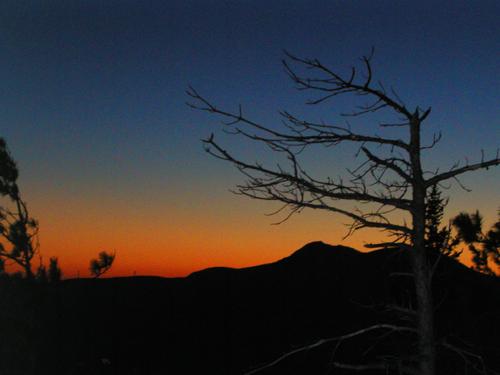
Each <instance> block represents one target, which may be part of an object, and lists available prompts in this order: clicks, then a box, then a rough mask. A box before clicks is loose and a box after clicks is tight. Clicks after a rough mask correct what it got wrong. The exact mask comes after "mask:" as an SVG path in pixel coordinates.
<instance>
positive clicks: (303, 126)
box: [187, 53, 500, 375]
mask: <svg viewBox="0 0 500 375" xmlns="http://www.w3.org/2000/svg"><path fill="white" fill-rule="evenodd" d="M371 58H372V54H370V56H364V57H363V58H362V59H361V61H362V65H363V68H361V69H357V68H355V67H353V68H352V69H351V72H350V74H348V75H345V76H344V75H342V74H339V73H337V72H336V71H334V70H332V69H330V68H329V67H327V66H326V65H324V64H322V63H321V62H320V61H319V60H317V59H305V58H299V57H296V56H294V55H291V54H289V53H286V59H285V60H284V61H283V65H284V68H285V71H286V72H287V74H288V76H289V77H290V78H291V80H292V81H293V82H294V83H295V85H296V87H297V88H298V89H299V90H304V91H309V92H312V93H314V94H315V95H316V97H315V98H313V99H311V100H309V101H308V102H307V104H311V105H317V104H320V103H323V102H326V101H328V100H331V99H334V98H335V97H337V96H340V95H348V94H352V95H355V96H358V97H360V98H362V99H367V100H368V104H363V105H360V106H358V107H356V108H355V110H354V111H353V112H349V113H345V114H344V116H350V117H359V116H364V115H370V114H374V113H391V114H393V115H396V118H397V120H396V121H395V122H392V121H391V122H379V121H378V124H377V128H398V133H399V130H403V131H405V135H404V136H402V137H400V138H391V137H382V136H379V135H376V134H375V133H367V134H365V133H359V132H355V131H353V130H352V128H351V127H350V125H349V124H346V125H344V124H325V123H322V122H311V121H309V120H304V119H302V118H299V117H297V116H295V115H293V114H291V113H289V112H287V111H283V112H281V113H280V114H281V117H282V123H283V124H284V126H281V127H270V126H266V125H263V124H260V123H258V122H256V121H253V120H251V119H250V118H248V117H247V116H246V115H245V114H244V113H243V109H242V107H241V105H240V106H239V109H238V110H237V111H229V110H226V109H223V108H219V107H217V106H216V105H214V104H212V103H211V102H210V101H209V100H208V99H206V98H205V97H204V96H202V95H201V94H199V93H198V92H197V91H196V90H195V89H194V88H189V90H188V91H187V94H188V95H189V96H190V97H191V102H190V103H188V105H190V106H191V107H193V108H195V109H199V110H202V111H206V112H209V113H212V114H215V115H219V116H221V117H222V118H223V119H225V120H224V122H223V123H224V126H225V130H226V131H227V132H228V133H231V134H234V135H237V136H240V137H243V138H246V139H248V140H250V141H254V142H258V143H261V144H264V145H265V146H267V147H268V148H269V149H270V150H271V151H272V152H274V153H277V154H279V155H284V156H285V157H286V160H287V165H286V166H283V165H282V164H278V165H277V166H275V167H267V166H265V165H264V164H261V163H252V162H248V161H245V160H242V159H240V158H238V157H236V156H234V155H233V154H232V153H231V152H229V151H227V150H226V149H224V148H223V147H222V146H221V145H220V144H219V143H217V142H216V140H215V138H214V135H213V134H212V135H211V136H210V137H209V138H208V139H206V140H204V145H205V150H206V151H207V152H208V153H209V154H210V155H212V156H214V157H216V158H218V159H222V160H224V161H227V162H230V163H231V164H233V165H234V166H235V167H236V168H238V170H239V171H240V172H241V173H243V174H244V176H246V181H245V182H244V183H243V184H240V185H237V188H236V193H238V194H242V195H244V196H247V197H250V198H253V199H260V200H265V201H278V202H281V203H282V204H283V206H282V208H281V210H279V212H284V211H286V210H287V209H288V210H289V211H288V214H287V215H286V216H285V218H284V219H283V220H287V219H288V218H289V217H290V216H292V215H293V214H295V213H298V212H300V211H302V210H303V209H305V208H311V209H320V210H325V211H329V212H332V213H339V214H342V215H344V216H347V217H348V218H350V219H351V220H352V222H351V225H350V230H349V233H348V234H351V233H353V232H354V231H357V230H359V229H362V228H377V229H380V230H382V231H384V232H386V233H387V234H388V238H389V239H388V241H386V242H383V243H376V244H369V245H367V247H369V248H382V247H398V248H400V249H403V250H405V251H408V252H409V253H410V254H411V259H412V277H413V279H414V284H415V291H416V303H417V307H416V310H414V311H411V312H412V313H414V314H415V316H416V319H415V320H416V324H415V327H414V328H415V330H416V332H417V336H418V353H417V358H418V360H417V362H418V366H416V367H417V368H416V369H414V371H413V373H417V374H420V375H434V374H435V373H436V342H435V335H434V326H433V325H434V312H433V310H434V304H433V298H432V290H431V283H432V274H433V269H434V267H433V265H432V264H431V261H430V259H428V257H427V254H426V252H425V244H424V238H425V211H426V203H425V198H426V194H427V190H428V189H429V188H431V187H432V186H434V185H436V184H440V183H443V182H444V181H447V180H450V179H454V180H456V181H458V182H459V183H460V181H459V180H458V178H459V177H460V176H461V175H462V174H464V173H466V172H471V171H474V170H478V169H485V168H486V169H487V168H488V167H492V166H497V165H499V164H500V159H499V152H498V150H497V152H496V155H495V157H493V158H491V159H488V160H486V159H485V158H484V154H483V153H482V157H481V159H480V160H479V161H478V162H476V163H468V162H466V163H465V165H462V166H460V165H459V164H458V163H457V164H456V165H455V166H453V167H452V168H451V169H450V170H448V171H446V172H441V173H438V171H434V172H432V171H426V170H424V167H423V166H422V154H423V153H424V152H425V151H427V150H429V149H431V148H433V147H435V146H436V144H437V143H438V142H439V141H440V139H441V135H440V134H437V135H434V137H433V141H432V142H431V143H430V145H423V144H422V141H421V133H422V124H423V123H424V121H425V120H426V119H427V118H428V116H429V114H430V113H431V108H427V109H425V110H423V109H421V108H420V107H416V108H415V109H414V110H411V109H409V108H408V107H407V106H406V105H405V103H404V102H403V101H402V100H401V99H400V98H399V96H398V95H397V93H396V92H395V91H394V90H393V89H390V90H387V89H386V88H385V87H384V85H383V84H382V83H380V82H375V80H374V77H373V73H372V65H371ZM302 68H304V71H306V72H307V74H304V75H303V74H301V73H300V72H301V71H302V70H301V69H302ZM363 73H364V74H363ZM340 144H353V145H355V146H357V147H358V152H357V156H358V157H359V159H361V158H362V160H360V161H359V164H358V165H357V166H356V168H354V169H348V177H347V178H346V179H343V178H333V177H326V178H317V177H314V176H312V174H311V173H308V172H307V171H306V170H305V168H304V167H303V166H302V164H301V163H300V161H299V157H300V155H299V154H300V153H301V152H302V151H303V150H304V149H307V148H311V147H313V146H323V147H333V146H337V145H340ZM427 176H430V177H427ZM341 201H348V202H351V203H353V206H354V204H356V203H359V204H361V205H362V206H361V208H359V207H353V208H352V209H345V208H343V207H344V206H340V205H339V202H341ZM393 212H400V213H403V214H404V215H406V216H408V217H410V218H411V222H408V223H407V222H406V221H404V220H403V219H399V220H395V219H394V215H393V214H392V213H393ZM404 215H403V217H404ZM373 366H374V367H373V369H375V368H379V369H380V368H382V367H377V366H379V365H373ZM338 367H342V368H351V369H356V366H354V365H352V366H351V367H349V365H347V367H346V365H345V364H338ZM361 367H362V366H361ZM361 367H358V369H361ZM406 372H411V371H409V370H408V371H406Z"/></svg>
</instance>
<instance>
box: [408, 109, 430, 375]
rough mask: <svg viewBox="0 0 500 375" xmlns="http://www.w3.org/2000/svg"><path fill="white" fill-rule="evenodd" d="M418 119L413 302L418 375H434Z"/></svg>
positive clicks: (414, 132)
mask: <svg viewBox="0 0 500 375" xmlns="http://www.w3.org/2000/svg"><path fill="white" fill-rule="evenodd" d="M420 125H421V122H420V119H419V115H418V111H417V112H416V113H415V114H414V118H413V121H411V127H410V139H411V140H410V148H411V151H410V159H411V164H412V170H413V184H412V186H413V197H412V198H413V199H412V219H413V233H412V245H413V246H412V254H411V255H412V257H411V258H412V268H413V277H414V280H415V294H416V302H417V312H418V314H417V330H418V357H419V365H420V374H421V375H435V371H436V368H435V366H436V351H435V342H434V307H433V301H432V271H431V267H430V265H429V263H428V259H427V254H426V251H425V244H424V241H425V196H426V185H425V180H424V178H423V173H422V165H421V160H420V154H421V147H420Z"/></svg>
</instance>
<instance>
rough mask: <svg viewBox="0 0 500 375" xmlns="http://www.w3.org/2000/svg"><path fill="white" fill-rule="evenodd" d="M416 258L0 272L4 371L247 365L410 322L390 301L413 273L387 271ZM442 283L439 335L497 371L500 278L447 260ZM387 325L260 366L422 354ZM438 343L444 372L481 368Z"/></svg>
mask: <svg viewBox="0 0 500 375" xmlns="http://www.w3.org/2000/svg"><path fill="white" fill-rule="evenodd" d="M407 268H408V266H407V260H406V255H405V254H404V253H399V252H396V251H389V250H381V251H376V252H372V253H360V252H357V251H356V250H354V249H350V248H346V247H340V246H329V245H325V244H323V243H321V242H315V243H311V244H308V245H306V246H305V247H303V248H302V249H300V250H298V251H297V252H295V253H294V254H292V255H291V256H290V257H288V258H285V259H282V260H280V261H278V262H276V263H272V264H267V265H262V266H256V267H251V268H245V269H228V268H212V269H207V270H204V271H200V272H195V273H193V274H191V275H190V276H188V277H186V278H175V279H168V278H160V277H129V278H111V279H98V280H90V279H73V280H66V281H63V282H61V283H59V284H57V285H39V284H37V285H33V284H28V283H26V282H24V281H23V280H16V279H3V280H0V374H54V375H57V374H61V375H73V374H75V375H76V374H78V375H80V374H81V375H83V374H92V375H94V374H116V375H128V374H140V375H148V374H221V375H222V374H243V373H244V372H245V371H248V370H250V369H252V368H254V367H256V366H259V365H262V364H264V363H267V362H269V361H271V360H273V359H275V358H276V357H278V356H280V355H281V354H283V353H285V352H287V351H290V350H292V349H294V348H297V347H300V346H303V345H306V344H310V343H313V342H315V341H316V340H319V339H321V338H325V337H330V336H337V335H341V334H345V333H348V332H350V331H353V330H356V329H360V328H363V327H365V326H369V325H371V324H377V323H384V322H386V323H393V324H406V325H408V324H411V323H408V321H406V322H405V321H404V320H402V318H404V317H403V316H402V315H400V314H398V313H395V312H394V311H388V309H387V306H388V305H389V304H392V303H396V302H397V303H406V304H408V303H410V302H411V300H412V283H411V279H410V278H408V277H407V276H397V275H392V276H390V274H391V273H393V272H395V271H405V270H407ZM434 292H435V302H436V306H437V310H436V314H437V318H436V320H437V324H436V326H437V330H438V339H439V340H440V342H442V343H444V342H445V341H444V340H446V342H449V343H453V344H456V345H458V344H459V345H460V346H462V347H464V348H466V349H467V350H469V351H473V352H475V353H477V354H479V355H481V356H482V358H483V360H484V364H485V365H487V366H489V367H491V368H492V369H495V370H496V371H497V372H500V341H499V339H498V338H499V337H500V278H493V277H488V276H484V275H481V274H478V273H476V272H474V271H472V270H470V269H468V268H466V267H465V266H463V265H461V264H459V263H457V262H455V261H453V260H451V259H448V258H447V259H443V260H442V261H441V262H440V267H439V269H438V271H437V273H436V277H435V291H434ZM381 333H382V332H374V333H373V334H371V335H366V336H363V337H362V338H360V339H358V340H356V341H352V342H351V341H344V342H342V343H341V345H338V346H336V343H331V344H327V345H324V346H321V347H319V348H318V349H313V350H309V351H305V352H302V353H300V354H297V355H295V356H292V357H290V358H289V359H288V360H286V361H283V363H281V364H279V365H277V366H274V367H272V368H271V369H270V370H267V371H265V372H262V373H263V374H281V373H286V374H322V375H323V374H328V373H332V374H344V373H347V372H342V371H340V370H337V369H332V368H331V366H330V363H331V361H332V360H336V361H343V362H348V363H366V362H369V361H370V360H372V359H375V358H376V357H380V356H386V358H388V357H387V355H391V356H392V355H397V356H398V357H401V356H404V355H411V354H412V353H413V352H414V340H413V338H412V337H411V336H407V335H402V334H392V335H389V336H386V337H384V338H383V339H380V335H381ZM373 344H376V345H373ZM440 348H441V349H440V351H439V358H440V362H439V366H440V373H442V374H465V373H466V372H465V371H466V370H467V371H468V374H471V375H472V374H479V373H480V372H477V371H474V369H473V367H474V366H476V365H477V366H482V364H481V363H480V362H479V361H478V360H477V358H472V357H471V358H469V359H470V360H471V365H470V366H466V365H465V361H464V359H463V358H461V357H460V356H459V355H457V354H456V353H453V352H451V351H449V350H445V349H444V347H441V346H440ZM365 373H374V374H376V373H377V372H365ZM380 373H381V374H384V373H385V372H384V371H382V372H380ZM394 373H396V372H394Z"/></svg>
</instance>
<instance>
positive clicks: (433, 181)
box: [425, 155, 500, 187]
mask: <svg viewBox="0 0 500 375" xmlns="http://www.w3.org/2000/svg"><path fill="white" fill-rule="evenodd" d="M499 164H500V158H499V157H498V155H497V157H496V158H495V159H491V160H488V161H482V162H480V163H476V164H470V165H466V166H464V167H462V168H457V169H452V170H450V171H448V172H444V173H441V174H438V175H437V176H434V177H432V178H429V179H428V180H427V181H425V185H426V186H427V187H430V186H432V185H436V184H437V183H439V182H441V181H445V180H448V179H450V178H454V177H457V176H458V175H461V174H463V173H465V172H471V171H475V170H478V169H488V168H489V167H496V166H498V165H499Z"/></svg>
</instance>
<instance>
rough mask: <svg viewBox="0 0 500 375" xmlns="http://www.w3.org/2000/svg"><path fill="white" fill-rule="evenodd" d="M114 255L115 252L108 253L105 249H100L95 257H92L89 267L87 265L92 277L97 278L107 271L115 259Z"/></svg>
mask: <svg viewBox="0 0 500 375" xmlns="http://www.w3.org/2000/svg"><path fill="white" fill-rule="evenodd" d="M115 255H116V254H114V253H113V254H110V253H107V252H106V251H101V252H100V253H99V257H98V258H97V259H92V260H91V261H90V267H89V270H90V274H91V275H92V276H93V277H94V278H98V277H100V276H102V275H103V274H104V273H106V272H107V271H109V269H110V268H111V266H112V265H113V262H114V260H115Z"/></svg>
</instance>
